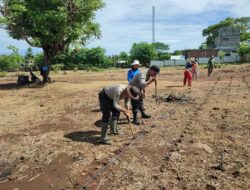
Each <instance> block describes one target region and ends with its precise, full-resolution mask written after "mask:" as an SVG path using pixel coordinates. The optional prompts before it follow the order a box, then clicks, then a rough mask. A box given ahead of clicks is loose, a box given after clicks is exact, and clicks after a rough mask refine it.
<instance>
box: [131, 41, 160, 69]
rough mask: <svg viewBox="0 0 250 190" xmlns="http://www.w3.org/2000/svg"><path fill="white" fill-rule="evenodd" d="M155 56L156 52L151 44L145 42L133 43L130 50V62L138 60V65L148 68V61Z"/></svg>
mask: <svg viewBox="0 0 250 190" xmlns="http://www.w3.org/2000/svg"><path fill="white" fill-rule="evenodd" d="M156 55H157V52H156V50H155V48H154V47H153V45H152V44H150V43H147V42H140V43H134V44H133V45H132V48H131V50H130V57H131V59H132V60H134V59H138V60H139V61H140V63H142V64H143V65H145V66H148V64H149V63H150V61H151V60H152V59H153V58H154V57H155V56H156Z"/></svg>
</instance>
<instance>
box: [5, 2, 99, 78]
mask: <svg viewBox="0 0 250 190" xmlns="http://www.w3.org/2000/svg"><path fill="white" fill-rule="evenodd" d="M103 5H104V3H103V1H102V0H0V6H1V7H0V8H1V9H0V10H1V15H0V25H1V26H2V27H4V28H5V29H6V30H7V32H8V33H9V35H10V36H11V37H13V38H14V39H18V40H25V41H26V42H27V43H28V44H29V45H31V46H33V47H41V48H42V49H43V52H44V65H46V66H48V68H50V65H51V60H52V58H53V57H54V56H55V55H57V54H59V53H61V52H63V51H65V50H66V49H67V48H68V47H69V45H70V44H72V43H73V42H77V43H79V42H80V43H81V44H83V45H86V43H87V41H88V40H89V39H91V38H92V37H100V29H99V25H98V24H97V23H94V22H93V19H94V17H95V11H97V10H98V9H100V8H101V7H103ZM48 75H49V70H48V71H47V72H46V75H44V76H43V77H44V78H43V79H44V81H45V82H47V81H48Z"/></svg>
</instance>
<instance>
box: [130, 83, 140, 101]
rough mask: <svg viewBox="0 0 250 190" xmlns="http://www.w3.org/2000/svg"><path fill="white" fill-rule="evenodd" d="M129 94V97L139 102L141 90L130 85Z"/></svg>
mask: <svg viewBox="0 0 250 190" xmlns="http://www.w3.org/2000/svg"><path fill="white" fill-rule="evenodd" d="M127 92H128V94H129V96H130V97H131V98H132V99H134V100H138V99H139V95H140V93H141V91H140V89H139V88H137V87H135V86H132V85H128V86H127Z"/></svg>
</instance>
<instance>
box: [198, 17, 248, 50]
mask: <svg viewBox="0 0 250 190" xmlns="http://www.w3.org/2000/svg"><path fill="white" fill-rule="evenodd" d="M249 23H250V17H241V18H230V17H229V18H226V19H225V20H223V21H221V22H219V23H217V24H214V25H211V26H209V27H208V28H206V29H204V30H203V31H202V35H203V37H207V40H206V44H207V46H208V48H213V47H214V42H215V38H216V37H217V36H218V34H219V29H220V28H223V27H238V28H240V33H241V38H244V37H243V36H246V35H247V33H249V32H248V30H249V29H250V25H249Z"/></svg>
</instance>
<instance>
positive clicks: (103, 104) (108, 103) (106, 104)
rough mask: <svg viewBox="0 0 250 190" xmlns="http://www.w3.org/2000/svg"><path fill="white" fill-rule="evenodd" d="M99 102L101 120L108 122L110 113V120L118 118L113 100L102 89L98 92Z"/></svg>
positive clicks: (118, 114)
mask: <svg viewBox="0 0 250 190" xmlns="http://www.w3.org/2000/svg"><path fill="white" fill-rule="evenodd" d="M99 103H100V109H101V111H102V122H104V123H108V122H109V120H110V116H111V113H112V120H118V119H119V117H120V111H118V110H117V109H115V108H114V106H113V103H114V101H113V100H111V99H110V98H109V97H108V96H107V95H106V94H105V92H104V90H102V91H101V92H99Z"/></svg>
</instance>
